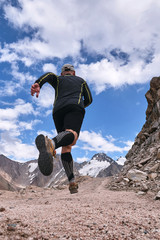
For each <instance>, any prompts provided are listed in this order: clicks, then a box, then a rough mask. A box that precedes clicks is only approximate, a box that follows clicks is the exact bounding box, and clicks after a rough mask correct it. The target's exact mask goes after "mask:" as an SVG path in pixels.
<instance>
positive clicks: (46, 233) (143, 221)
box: [0, 179, 160, 240]
mask: <svg viewBox="0 0 160 240" xmlns="http://www.w3.org/2000/svg"><path fill="white" fill-rule="evenodd" d="M106 183H107V179H92V180H87V181H84V182H82V183H80V188H79V193H78V194H73V195H71V194H70V193H69V192H68V189H67V188H65V189H63V190H55V189H40V188H36V187H32V188H28V189H26V190H25V191H24V192H21V193H16V192H7V191H0V239H3V240H5V239H7V240H8V239H9V240H10V239H13V240H16V239H17V240H18V239H28V240H41V239H44V240H52V239H53V240H54V239H55V240H56V239H60V240H66V239H69V240H76V239H77V240H94V239H95V240H96V239H97V240H103V239H106V240H116V239H118V240H125V239H126V240H129V239H136V240H138V239H140V240H157V239H160V201H155V200H153V198H152V197H151V196H148V197H140V196H137V194H136V193H134V192H125V191H122V192H115V191H109V190H108V189H106V187H105V186H106Z"/></svg>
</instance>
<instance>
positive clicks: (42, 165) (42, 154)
mask: <svg viewBox="0 0 160 240" xmlns="http://www.w3.org/2000/svg"><path fill="white" fill-rule="evenodd" d="M35 143H36V146H37V149H38V150H39V157H38V167H39V170H40V172H41V173H42V174H43V175H45V176H49V175H50V174H51V173H52V171H53V156H52V154H51V153H49V152H47V148H46V145H45V137H44V136H43V135H42V134H40V135H38V136H37V137H36V140H35Z"/></svg>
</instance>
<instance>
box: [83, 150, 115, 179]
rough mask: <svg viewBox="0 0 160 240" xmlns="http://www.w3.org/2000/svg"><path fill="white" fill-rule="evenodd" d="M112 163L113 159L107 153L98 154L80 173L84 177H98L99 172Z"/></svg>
mask: <svg viewBox="0 0 160 240" xmlns="http://www.w3.org/2000/svg"><path fill="white" fill-rule="evenodd" d="M112 162H113V159H111V158H110V157H108V156H107V155H106V154H105V153H98V154H95V155H94V156H93V157H92V159H91V160H90V161H89V162H88V163H87V164H86V165H84V166H83V167H82V168H81V169H80V170H79V173H80V174H81V175H83V176H85V175H89V176H91V177H97V175H98V174H99V172H100V171H101V170H104V169H105V168H108V167H109V166H110V164H111V163H112Z"/></svg>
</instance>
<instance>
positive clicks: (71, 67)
mask: <svg viewBox="0 0 160 240" xmlns="http://www.w3.org/2000/svg"><path fill="white" fill-rule="evenodd" d="M65 71H75V70H74V67H73V65H71V64H64V65H63V67H62V70H61V72H65Z"/></svg>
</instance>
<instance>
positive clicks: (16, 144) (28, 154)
mask: <svg viewBox="0 0 160 240" xmlns="http://www.w3.org/2000/svg"><path fill="white" fill-rule="evenodd" d="M0 152H1V153H2V154H4V155H5V156H7V157H10V158H11V159H12V160H17V161H23V160H32V159H37V157H38V150H37V149H36V147H35V146H34V145H30V144H25V143H22V141H21V140H20V139H18V138H17V137H15V136H11V134H10V132H4V133H3V134H1V140H0Z"/></svg>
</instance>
